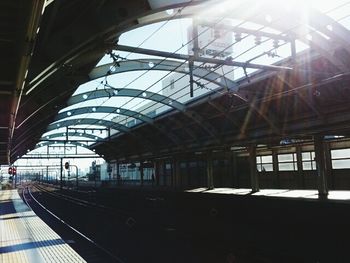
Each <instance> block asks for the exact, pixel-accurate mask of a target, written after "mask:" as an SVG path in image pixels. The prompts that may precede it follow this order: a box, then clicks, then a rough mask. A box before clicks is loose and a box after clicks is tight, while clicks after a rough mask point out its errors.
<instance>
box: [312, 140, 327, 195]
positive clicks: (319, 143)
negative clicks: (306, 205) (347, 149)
mask: <svg viewBox="0 0 350 263" xmlns="http://www.w3.org/2000/svg"><path fill="white" fill-rule="evenodd" d="M314 144H315V157H316V167H317V183H318V195H319V197H321V198H323V197H327V195H328V188H327V170H326V161H325V148H324V144H323V136H320V135H316V136H314Z"/></svg>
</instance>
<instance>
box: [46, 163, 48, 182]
mask: <svg viewBox="0 0 350 263" xmlns="http://www.w3.org/2000/svg"><path fill="white" fill-rule="evenodd" d="M46 183H49V166H46Z"/></svg>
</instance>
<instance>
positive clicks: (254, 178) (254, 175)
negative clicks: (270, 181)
mask: <svg viewBox="0 0 350 263" xmlns="http://www.w3.org/2000/svg"><path fill="white" fill-rule="evenodd" d="M248 152H249V166H250V183H251V187H252V192H258V191H259V181H258V172H257V169H256V146H255V145H249V146H248Z"/></svg>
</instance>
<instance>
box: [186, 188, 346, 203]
mask: <svg viewBox="0 0 350 263" xmlns="http://www.w3.org/2000/svg"><path fill="white" fill-rule="evenodd" d="M186 192H189V193H206V194H229V195H251V196H265V197H276V198H298V199H305V200H307V199H313V200H316V199H319V198H320V197H319V194H318V191H317V190H291V189H261V190H259V191H258V192H252V190H251V189H249V188H214V189H208V188H205V187H199V188H195V189H191V190H186ZM322 200H323V201H324V199H322ZM327 200H329V201H343V202H344V201H345V202H349V203H350V191H340V190H336V191H329V192H328V195H327Z"/></svg>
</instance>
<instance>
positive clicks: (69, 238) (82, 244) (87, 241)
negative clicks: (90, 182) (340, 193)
mask: <svg viewBox="0 0 350 263" xmlns="http://www.w3.org/2000/svg"><path fill="white" fill-rule="evenodd" d="M21 195H22V198H23V200H24V202H25V203H26V204H27V206H29V207H30V208H31V209H32V210H33V211H35V213H37V214H38V215H40V217H42V218H44V219H46V220H45V221H46V222H47V223H48V222H51V223H49V225H50V226H51V227H54V229H55V231H56V232H58V233H59V234H60V235H61V237H62V238H63V239H64V240H65V241H66V242H67V243H68V244H69V245H71V246H72V247H73V248H74V249H75V250H76V251H77V252H78V253H79V254H80V255H81V256H82V257H83V258H84V259H85V260H86V261H87V262H93V263H95V262H116V263H125V261H124V260H122V259H121V258H120V257H119V256H117V255H115V254H114V253H112V252H111V251H109V250H108V249H106V248H104V246H102V245H100V244H99V243H97V242H95V241H94V240H93V238H92V237H88V236H87V235H86V234H84V233H82V232H80V231H79V230H78V229H76V228H75V227H73V226H72V225H70V224H69V223H68V222H66V221H65V220H63V219H62V218H60V217H59V216H58V215H56V214H55V213H54V212H52V211H51V210H49V209H48V208H47V207H46V206H45V205H43V204H42V203H41V202H39V201H38V200H37V198H35V197H34V195H33V194H32V192H31V190H30V187H29V186H26V187H25V188H23V190H22V193H21ZM76 204H79V202H77V201H76ZM80 205H82V203H80Z"/></svg>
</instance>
